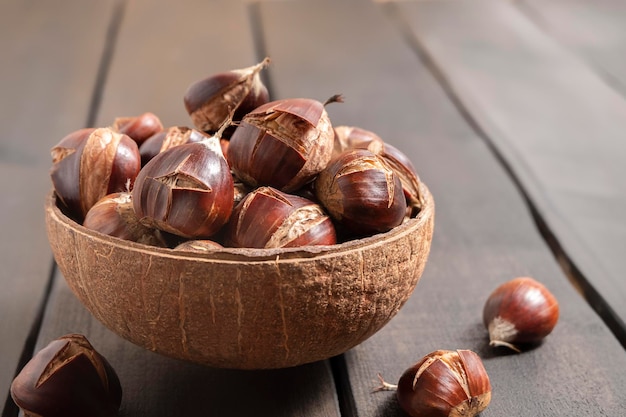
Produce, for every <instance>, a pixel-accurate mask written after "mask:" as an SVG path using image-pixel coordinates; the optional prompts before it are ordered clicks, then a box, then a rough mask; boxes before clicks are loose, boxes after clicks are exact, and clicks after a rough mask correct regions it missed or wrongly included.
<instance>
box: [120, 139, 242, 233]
mask: <svg viewBox="0 0 626 417" xmlns="http://www.w3.org/2000/svg"><path fill="white" fill-rule="evenodd" d="M132 200H133V208H134V210H135V213H136V214H137V217H139V219H140V221H141V222H143V223H144V224H146V225H148V226H150V227H156V228H158V229H161V230H163V231H166V232H169V233H173V234H175V235H178V236H182V237H185V238H193V239H196V238H205V237H210V236H212V235H214V234H215V233H217V232H218V231H219V230H220V228H221V227H222V226H223V225H224V224H225V223H226V222H227V221H228V218H229V217H230V214H231V211H232V208H233V204H234V184H233V178H232V175H231V173H230V170H229V167H228V163H227V162H226V159H225V158H224V155H223V154H222V149H221V147H220V142H219V139H218V138H217V137H216V136H212V137H210V138H207V139H206V140H203V141H200V142H196V143H187V144H185V145H179V146H175V147H172V148H169V149H167V150H165V151H163V152H161V153H159V154H158V155H156V156H155V157H154V158H152V159H151V160H150V162H148V163H147V164H146V165H145V166H144V167H143V168H142V170H141V172H140V173H139V175H138V176H137V180H136V182H135V187H134V188H133V190H132Z"/></svg>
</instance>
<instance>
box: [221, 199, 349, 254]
mask: <svg viewBox="0 0 626 417" xmlns="http://www.w3.org/2000/svg"><path fill="white" fill-rule="evenodd" d="M225 239H226V243H227V245H228V246H234V247H239V248H283V247H295V246H308V245H334V244H335V243H337V236H336V233H335V227H334V226H333V222H332V220H331V219H330V217H329V216H328V214H326V213H325V212H324V209H323V208H322V207H321V206H320V205H319V204H316V203H314V202H312V201H310V200H308V199H306V198H303V197H299V196H295V195H290V194H287V193H283V192H280V191H278V190H276V189H274V188H272V187H260V188H257V189H255V190H254V191H252V192H250V193H249V194H248V195H247V196H246V197H245V198H244V199H243V200H242V201H241V202H240V203H239V204H238V205H237V207H235V210H234V211H233V214H232V216H231V218H230V221H229V222H228V225H227V227H226V237H225Z"/></svg>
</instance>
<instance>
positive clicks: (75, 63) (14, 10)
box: [0, 0, 114, 407]
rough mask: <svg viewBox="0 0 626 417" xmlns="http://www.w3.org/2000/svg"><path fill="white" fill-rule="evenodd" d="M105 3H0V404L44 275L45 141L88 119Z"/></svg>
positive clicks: (47, 260)
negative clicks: (0, 341)
mask: <svg viewBox="0 0 626 417" xmlns="http://www.w3.org/2000/svg"><path fill="white" fill-rule="evenodd" d="M113 4H114V2H112V1H105V2H98V3H97V4H88V3H87V2H83V1H70V0H68V1H63V2H49V1H39V0H38V1H32V2H23V1H13V0H8V1H3V2H2V3H1V4H0V56H2V65H0V91H2V100H0V123H1V124H2V135H1V136H0V178H2V181H0V195H2V198H1V199H0V230H2V236H1V237H0V264H1V265H2V268H1V270H0V286H1V287H2V292H0V334H1V335H2V343H0V352H1V353H0V407H4V405H5V401H6V399H7V398H8V392H9V385H10V383H11V381H12V379H13V376H14V375H15V372H16V371H17V368H18V361H19V359H20V356H21V354H22V350H23V349H24V347H25V343H26V341H27V337H28V335H29V331H30V329H31V326H32V325H33V322H34V321H35V319H36V316H37V313H38V311H39V308H40V303H41V302H42V300H43V297H44V293H45V289H46V285H47V282H48V280H49V277H50V269H51V266H52V255H51V253H50V249H49V246H48V241H47V238H46V234H45V228H44V216H43V201H44V197H45V195H46V194H47V192H48V190H49V189H50V180H49V176H48V170H49V168H50V164H51V162H50V153H49V150H50V148H51V147H52V146H53V145H54V144H55V143H57V142H58V141H59V140H60V139H61V138H62V137H63V136H65V134H67V133H68V132H70V131H71V130H74V129H76V128H79V127H83V126H84V125H85V123H86V121H87V115H88V112H89V105H90V99H91V93H92V91H93V88H94V84H95V79H96V74H97V70H98V65H99V62H100V56H101V54H102V47H103V44H104V41H105V34H106V31H107V26H108V19H109V17H110V15H111V13H112V6H113ZM76 16H81V19H76ZM86 32H88V33H90V36H83V34H84V33H86Z"/></svg>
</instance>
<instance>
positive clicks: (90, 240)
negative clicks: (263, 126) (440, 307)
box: [46, 186, 434, 369]
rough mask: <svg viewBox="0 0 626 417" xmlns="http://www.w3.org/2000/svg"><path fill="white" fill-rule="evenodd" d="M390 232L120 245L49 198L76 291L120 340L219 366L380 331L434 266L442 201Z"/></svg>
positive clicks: (293, 354) (268, 361)
mask: <svg viewBox="0 0 626 417" xmlns="http://www.w3.org/2000/svg"><path fill="white" fill-rule="evenodd" d="M423 188H424V190H423V191H424V193H425V196H426V202H427V204H426V206H425V207H424V208H423V209H422V211H421V212H420V214H419V215H418V217H417V218H415V219H411V220H409V221H408V222H406V223H404V224H403V225H401V226H398V227H396V228H395V229H393V230H392V231H390V232H387V233H385V234H381V235H377V236H373V237H369V238H366V239H361V240H359V241H353V242H347V243H344V244H340V245H334V246H325V247H308V248H300V249H294V250H284V249H283V250H280V249H279V250H252V249H244V250H241V249H239V250H233V249H230V250H229V249H224V250H223V251H222V250H220V251H219V252H215V253H212V254H192V253H182V252H175V251H173V250H170V249H162V248H153V247H150V246H146V245H142V244H136V243H133V242H127V241H123V240H120V239H117V238H112V237H109V236H106V235H103V234H100V233H97V232H94V231H91V230H88V229H86V228H84V227H82V226H81V225H79V224H78V223H76V222H74V221H72V220H70V219H69V218H68V217H66V216H65V215H64V214H63V213H62V212H61V210H59V208H58V207H57V206H56V199H55V197H54V194H53V193H51V194H50V195H49V196H48V199H47V201H46V224H47V229H48V238H49V240H50V245H51V248H52V251H53V253H54V257H55V260H56V262H57V263H58V265H59V268H60V270H61V272H62V273H63V275H64V276H65V279H66V281H67V282H68V284H69V286H70V288H71V289H72V291H73V292H74V293H75V295H76V296H77V297H78V298H79V299H80V301H81V302H82V303H83V304H84V305H85V306H86V307H87V309H88V310H89V311H90V312H91V313H92V314H93V315H94V316H95V317H96V318H97V319H98V320H100V321H101V322H102V323H104V324H105V325H106V326H107V327H108V328H110V329H111V330H112V331H114V332H115V333H117V334H119V335H120V336H122V337H123V338H125V339H127V340H129V341H131V342H133V343H135V344H137V345H140V346H143V347H145V348H147V349H150V350H153V351H156V352H159V353H161V354H164V355H167V356H172V357H176V358H179V359H184V360H189V361H193V362H198V363H203V364H207V365H210V366H215V367H223V368H238V369H264V368H282V367H289V366H295V365H299V364H303V363H308V362H313V361H317V360H322V359H326V358H329V357H332V356H335V355H338V354H340V353H343V352H345V351H347V350H349V349H350V348H352V347H354V346H356V345H357V344H359V343H361V342H362V341H364V340H365V339H367V338H368V337H370V336H371V335H373V334H374V333H375V332H377V331H378V330H379V329H381V328H382V327H383V326H384V325H385V324H386V323H387V322H388V321H389V320H390V319H391V318H392V317H393V316H394V315H395V314H396V313H397V312H398V310H399V309H400V307H402V305H403V304H404V303H405V302H406V300H407V299H408V298H409V296H410V295H411V294H412V292H413V290H414V288H415V286H416V284H417V282H418V280H419V278H420V276H421V274H422V272H423V270H424V267H425V265H426V261H427V258H428V253H429V251H430V244H431V240H432V234H433V227H434V201H433V199H432V196H431V195H430V194H429V192H428V189H427V188H426V187H425V186H423Z"/></svg>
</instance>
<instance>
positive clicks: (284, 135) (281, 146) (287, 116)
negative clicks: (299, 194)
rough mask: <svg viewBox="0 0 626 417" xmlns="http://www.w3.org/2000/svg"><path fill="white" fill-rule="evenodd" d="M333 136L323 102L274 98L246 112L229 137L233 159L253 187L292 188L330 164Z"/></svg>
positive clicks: (234, 167)
mask: <svg viewBox="0 0 626 417" xmlns="http://www.w3.org/2000/svg"><path fill="white" fill-rule="evenodd" d="M333 140H334V133H333V130H332V126H331V123H330V119H329V118H328V113H327V112H326V110H325V108H324V104H322V103H320V102H319V101H317V100H311V99H304V98H301V99H286V100H278V101H273V102H270V103H267V104H265V105H262V106H260V107H258V108H256V109H254V110H253V111H251V112H250V113H248V114H247V115H246V116H244V118H243V120H242V121H241V123H240V124H239V126H238V127H237V129H236V130H235V133H234V134H233V136H232V137H231V138H230V144H229V148H228V149H229V150H228V162H229V163H230V166H231V168H232V170H233V172H234V173H235V174H236V175H237V176H238V177H239V178H240V179H241V180H242V181H244V182H245V183H247V184H249V185H250V186H252V187H257V186H263V185H266V186H271V187H274V188H277V189H279V190H281V191H284V192H291V191H295V190H297V189H298V188H300V187H302V186H303V185H304V184H306V183H307V182H309V181H311V180H312V179H313V178H314V177H315V176H316V175H317V174H318V173H319V172H320V171H321V170H322V169H324V167H326V165H327V164H328V161H329V160H330V157H331V154H332V150H333Z"/></svg>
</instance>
